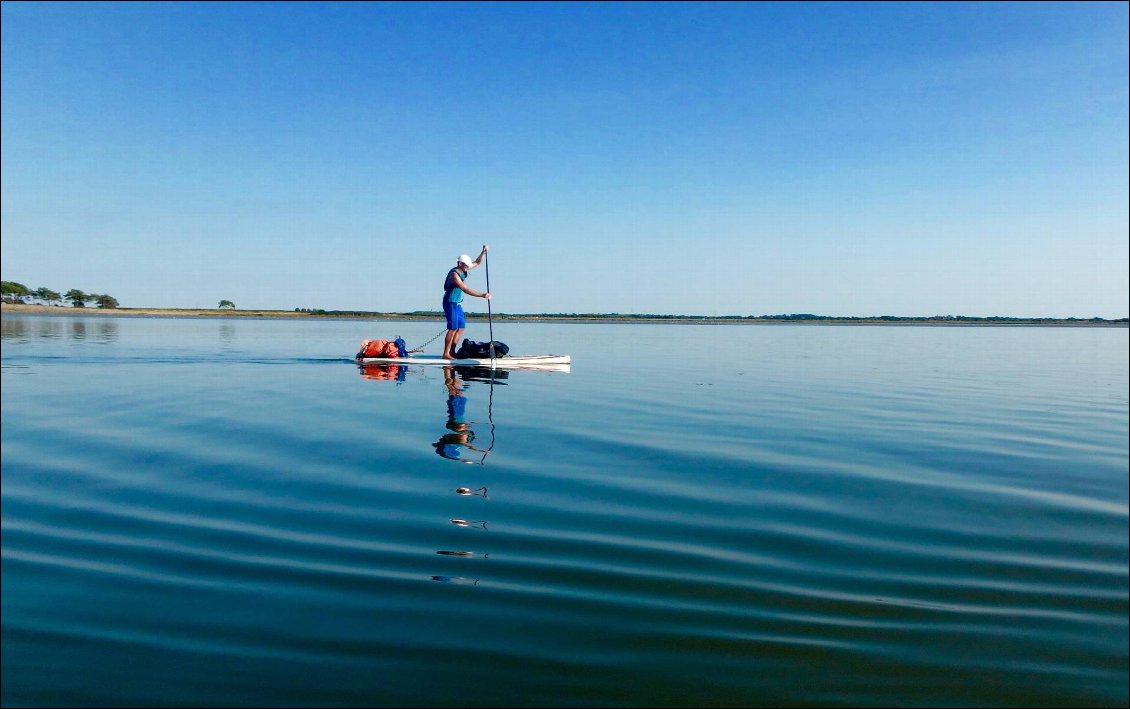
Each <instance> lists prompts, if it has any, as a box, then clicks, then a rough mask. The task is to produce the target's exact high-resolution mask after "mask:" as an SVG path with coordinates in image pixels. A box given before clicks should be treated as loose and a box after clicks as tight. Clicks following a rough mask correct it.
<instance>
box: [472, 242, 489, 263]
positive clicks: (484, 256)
mask: <svg viewBox="0 0 1130 709" xmlns="http://www.w3.org/2000/svg"><path fill="white" fill-rule="evenodd" d="M486 257H487V245H486V244H483V250H482V251H480V252H479V257H478V258H477V259H475V266H478V265H479V264H481V263H482V262H483V259H484V258H486ZM472 268H474V266H472Z"/></svg>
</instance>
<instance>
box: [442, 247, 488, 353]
mask: <svg viewBox="0 0 1130 709" xmlns="http://www.w3.org/2000/svg"><path fill="white" fill-rule="evenodd" d="M486 255H487V246H486V244H483V250H482V251H480V252H479V257H478V258H477V259H475V260H474V261H472V260H471V257H470V256H468V255H467V254H463V255H462V256H460V257H459V260H458V261H456V262H455V268H453V269H451V270H450V271H448V272H447V278H445V279H444V281H443V315H444V317H446V318H447V334H446V335H445V336H444V338H443V358H444V359H455V350H456V348H457V347H458V346H459V338H460V337H462V336H463V328H465V327H466V326H467V323H466V320H465V318H464V317H463V294H464V293H466V294H468V295H473V296H475V297H476V298H486V299H487V300H490V293H479V292H478V291H475V290H471V289H470V288H468V287H467V283H466V278H467V274H468V273H470V271H471V269H472V268H474V267H475V266H478V265H479V264H480V263H482V262H483V259H484V258H486Z"/></svg>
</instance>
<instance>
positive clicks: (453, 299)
mask: <svg viewBox="0 0 1130 709" xmlns="http://www.w3.org/2000/svg"><path fill="white" fill-rule="evenodd" d="M459 271H460V269H459V267H458V266H456V267H455V268H453V269H451V270H450V271H448V272H447V278H445V279H444V281H443V299H444V300H446V301H447V302H449V303H462V302H463V289H462V288H459V287H458V286H456V285H455V274H456V273H459ZM459 277H460V278H466V277H467V274H465V273H459Z"/></svg>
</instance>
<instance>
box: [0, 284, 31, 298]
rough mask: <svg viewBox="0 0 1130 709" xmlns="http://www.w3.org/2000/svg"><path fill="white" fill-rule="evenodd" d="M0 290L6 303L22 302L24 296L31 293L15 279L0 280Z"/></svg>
mask: <svg viewBox="0 0 1130 709" xmlns="http://www.w3.org/2000/svg"><path fill="white" fill-rule="evenodd" d="M0 292H2V294H3V298H4V302H6V303H23V302H25V301H24V298H27V297H28V296H30V295H31V291H30V290H28V287H27V286H25V285H24V284H23V283H16V282H15V281H0Z"/></svg>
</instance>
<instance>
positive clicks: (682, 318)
mask: <svg viewBox="0 0 1130 709" xmlns="http://www.w3.org/2000/svg"><path fill="white" fill-rule="evenodd" d="M2 283H3V290H4V292H3V300H4V302H5V303H24V304H42V305H62V304H63V303H70V305H71V306H72V307H75V308H84V307H86V305H87V304H88V303H89V304H92V305H95V306H97V307H99V308H118V307H120V306H119V305H118V301H117V300H116V299H115V298H114V297H113V296H109V295H100V294H97V293H84V292H82V291H80V290H77V289H74V288H72V289H71V290H69V291H67V292H66V293H64V294H63V295H59V293H57V292H56V291H53V290H51V289H50V288H37V289H35V290H31V289H29V288H28V287H27V286H25V285H23V284H22V283H16V282H14V281H3V282H2ZM218 309H220V310H231V311H236V305H235V303H234V302H232V301H230V300H221V301H220V302H219V306H218ZM158 310H159V309H158ZM166 310H169V311H170V312H176V311H177V309H166ZM236 312H237V313H249V314H250V313H253V314H255V315H263V314H268V313H274V314H277V315H282V314H287V313H288V311H264V310H256V311H236ZM290 312H292V313H293V314H297V315H313V316H318V317H331V318H426V319H441V318H443V313H442V312H440V311H438V310H413V311H411V312H406V313H394V312H380V311H371V310H324V309H322V308H295V309H294V310H293V311H290ZM467 318H468V319H471V320H485V319H486V318H487V314H486V313H467ZM494 318H495V319H497V320H562V321H564V320H610V321H639V322H653V321H660V322H704V323H716V322H798V323H804V322H814V323H925V324H945V323H950V324H962V323H970V324H976V323H980V324H1000V325H1054V324H1077V325H1087V324H1099V325H1103V324H1110V325H1126V324H1128V319H1127V318H1118V319H1112V320H1107V319H1104V318H1098V317H1094V318H1075V317H1072V318H1039V317H1036V318H1019V317H1010V316H1003V315H992V316H987V317H976V316H971V315H927V316H905V315H870V316H839V315H814V314H812V313H790V314H787V315H784V314H782V315H661V314H654V313H494Z"/></svg>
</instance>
